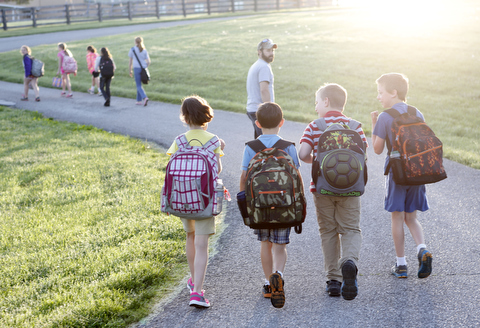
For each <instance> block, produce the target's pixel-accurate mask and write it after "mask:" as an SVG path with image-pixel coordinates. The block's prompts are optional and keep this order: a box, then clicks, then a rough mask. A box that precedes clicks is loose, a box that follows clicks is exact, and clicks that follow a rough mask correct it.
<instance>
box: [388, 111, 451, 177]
mask: <svg viewBox="0 0 480 328" xmlns="http://www.w3.org/2000/svg"><path fill="white" fill-rule="evenodd" d="M385 112H386V113H388V114H389V115H390V116H392V117H393V123H392V132H393V135H394V138H395V140H393V141H392V140H389V138H388V137H387V147H388V151H389V156H390V160H389V163H388V165H387V167H386V169H385V175H387V174H388V172H389V171H390V168H391V169H392V173H393V181H395V183H396V184H398V185H407V186H411V185H423V184H427V183H434V182H438V181H441V180H443V179H445V178H446V177H447V174H446V173H445V168H444V167H443V159H442V157H443V149H442V142H441V141H440V139H438V138H437V137H436V136H435V133H433V131H432V129H431V128H430V127H429V126H428V125H427V124H426V123H425V122H424V121H423V120H422V119H421V118H420V117H418V116H417V110H416V109H415V107H412V106H408V111H407V113H404V114H400V113H399V112H398V111H397V110H396V109H393V108H390V109H387V110H385Z"/></svg>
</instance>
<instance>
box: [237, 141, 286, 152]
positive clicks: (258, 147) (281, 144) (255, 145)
mask: <svg viewBox="0 0 480 328" xmlns="http://www.w3.org/2000/svg"><path fill="white" fill-rule="evenodd" d="M245 144H246V145H247V146H249V147H250V148H252V150H253V151H254V152H256V153H258V152H260V151H262V150H264V149H266V148H277V149H286V148H288V147H290V146H291V145H294V146H295V143H293V142H291V141H288V140H284V139H279V140H278V141H277V142H276V143H275V144H274V145H273V146H272V147H266V146H265V145H264V144H263V142H261V141H260V140H258V139H255V140H252V141H249V142H247V143H245Z"/></svg>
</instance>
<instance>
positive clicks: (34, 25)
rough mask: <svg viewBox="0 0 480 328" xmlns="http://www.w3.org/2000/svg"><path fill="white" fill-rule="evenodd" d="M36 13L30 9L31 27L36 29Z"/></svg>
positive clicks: (33, 9)
mask: <svg viewBox="0 0 480 328" xmlns="http://www.w3.org/2000/svg"><path fill="white" fill-rule="evenodd" d="M36 13H37V11H36V10H35V8H33V7H32V8H30V16H32V26H33V27H37V14H36Z"/></svg>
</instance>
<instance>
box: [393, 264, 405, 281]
mask: <svg viewBox="0 0 480 328" xmlns="http://www.w3.org/2000/svg"><path fill="white" fill-rule="evenodd" d="M392 274H393V275H394V276H395V277H397V278H407V277H408V274H407V266H406V265H397V264H396V263H395V265H394V266H393V267H392Z"/></svg>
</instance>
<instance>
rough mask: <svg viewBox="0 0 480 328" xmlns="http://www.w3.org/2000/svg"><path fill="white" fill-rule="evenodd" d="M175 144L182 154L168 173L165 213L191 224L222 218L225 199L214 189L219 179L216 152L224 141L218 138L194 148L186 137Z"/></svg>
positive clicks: (173, 160)
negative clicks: (221, 210)
mask: <svg viewBox="0 0 480 328" xmlns="http://www.w3.org/2000/svg"><path fill="white" fill-rule="evenodd" d="M193 140H196V139H192V140H191V141H193ZM197 141H198V140H197ZM175 142H176V143H177V145H178V150H177V151H176V152H175V153H174V154H173V155H172V156H171V158H170V160H169V162H168V164H167V168H166V171H165V183H164V185H163V189H162V207H161V211H162V212H164V213H169V214H173V215H176V216H178V217H181V218H184V219H191V220H201V219H206V218H210V217H212V216H214V215H218V214H219V212H216V210H217V208H218V207H219V206H221V201H222V200H223V199H219V197H215V189H214V188H215V187H216V182H217V180H219V179H218V163H217V158H216V155H215V152H214V151H215V149H217V148H218V147H220V140H219V139H218V137H217V136H214V137H212V138H211V139H210V140H209V141H208V142H206V143H205V144H204V145H202V146H191V145H190V142H189V141H188V140H187V138H186V136H185V134H182V135H180V136H178V137H177V138H175ZM217 196H218V195H217ZM222 196H223V189H222ZM219 203H220V204H219Z"/></svg>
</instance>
